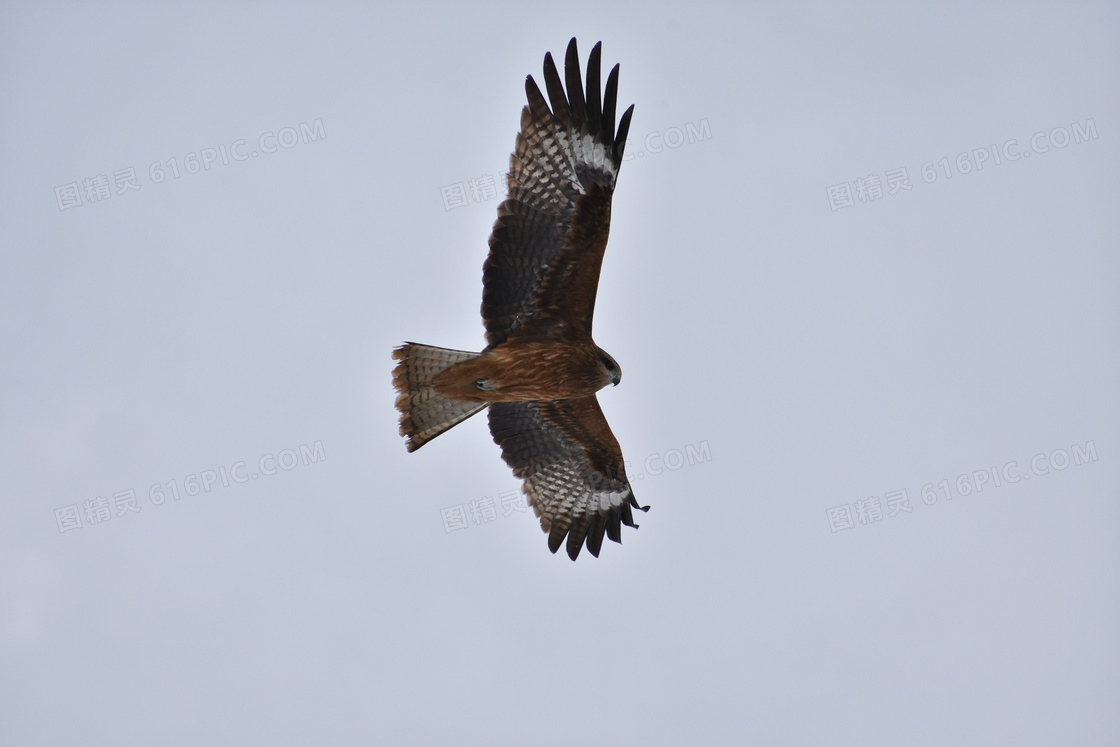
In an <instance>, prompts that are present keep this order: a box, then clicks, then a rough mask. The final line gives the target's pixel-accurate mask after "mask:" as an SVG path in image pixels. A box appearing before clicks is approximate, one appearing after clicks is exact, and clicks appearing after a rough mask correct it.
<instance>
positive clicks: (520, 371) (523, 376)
mask: <svg viewBox="0 0 1120 747" xmlns="http://www.w3.org/2000/svg"><path fill="white" fill-rule="evenodd" d="M605 360H609V361H610V362H611V364H612V365H614V366H615V367H616V368H615V370H617V364H615V363H614V362H613V361H614V359H613V358H610V357H609V356H607V354H606V353H604V352H603V351H602V350H601V349H600V348H599V346H598V345H596V344H595V343H590V344H586V343H549V342H506V343H502V344H501V345H498V346H497V347H496V348H494V349H493V350H488V351H486V352H483V353H482V354H481V355H479V356H478V357H477V358H472V359H471V360H468V361H463V362H462V363H457V364H455V365H454V366H452V367H451V368H449V369H447V370H446V371H444V372H443V373H441V374H439V375H438V376H437V377H436V378H435V380H434V381H433V385H434V387H435V390H436V391H437V392H439V393H440V394H442V395H444V396H445V397H451V398H452V399H457V400H460V401H463V402H524V401H527V400H540V399H576V398H579V397H590V396H593V395H594V394H595V392H597V391H599V390H600V389H602V388H603V387H605V386H607V385H608V384H612V383H617V381H616V380H617V379H618V378H620V376H621V372H619V375H618V376H614V377H612V375H611V371H610V370H609V369H608V368H607V367H606V366H605V365H604V361H605Z"/></svg>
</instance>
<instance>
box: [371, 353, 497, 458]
mask: <svg viewBox="0 0 1120 747" xmlns="http://www.w3.org/2000/svg"><path fill="white" fill-rule="evenodd" d="M478 355H479V354H478V353H471V352H468V351H466V350H449V349H448V348H437V347H432V346H431V345H419V344H417V343H414V342H406V343H405V344H404V345H401V346H400V347H399V348H396V349H395V350H393V359H394V360H397V361H400V362H399V363H397V367H396V368H394V369H393V386H394V387H396V390H397V409H398V410H400V413H401V435H402V436H404V437H405V438H406V439H407V440H406V442H405V446H406V448H407V449H408V450H409V451H416V450H417V449H419V448H420V447H421V446H423V445H424V444H426V443H428V442H429V441H431V440H432V439H433V438H435V437H436V436H438V435H439V434H441V433H443V432H444V431H446V430H448V429H450V428H452V427H454V426H456V425H458V424H459V423H461V422H463V421H464V420H466V419H467V418H469V417H470V416H471V415H474V414H475V413H476V412H478V411H479V410H482V409H483V408H485V407H486V404H485V403H483V404H479V403H478V402H460V401H459V400H454V399H450V398H448V397H445V396H443V395H442V394H440V393H439V392H437V391H436V390H435V387H434V386H432V382H433V381H434V380H435V378H436V376H439V375H440V374H441V373H443V372H444V371H446V370H447V369H449V368H451V367H452V366H454V365H455V364H456V363H462V362H463V361H469V360H471V359H472V358H477V357H478Z"/></svg>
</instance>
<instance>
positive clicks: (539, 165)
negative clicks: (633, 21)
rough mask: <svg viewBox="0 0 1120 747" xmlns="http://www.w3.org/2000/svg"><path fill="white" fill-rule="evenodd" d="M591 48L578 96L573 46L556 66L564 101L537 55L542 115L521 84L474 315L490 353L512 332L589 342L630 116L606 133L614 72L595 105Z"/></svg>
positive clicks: (595, 52) (552, 70) (531, 90)
mask: <svg viewBox="0 0 1120 747" xmlns="http://www.w3.org/2000/svg"><path fill="white" fill-rule="evenodd" d="M600 48H601V43H600V44H596V45H595V47H594V49H592V50H591V57H590V59H589V60H588V63H587V90H586V94H585V92H584V89H583V82H582V80H581V76H580V70H579V53H578V51H577V49H576V40H575V39H572V41H571V42H570V43H569V44H568V51H567V54H566V56H565V60H564V77H565V79H566V82H567V94H565V89H564V84H563V83H561V81H560V74H559V73H558V71H557V69H556V65H555V64H554V63H553V61H552V55H551V54H546V55H545V58H544V82H545V90H546V91H547V92H548V98H549V101H550V102H551V103H552V108H551V109H549V106H548V104H546V103H545V100H544V96H543V95H542V94H541V90H540V89H539V88H538V87H537V84H536V82H535V81H534V80H533V77H532V76H529V77H528V78H527V79H526V80H525V92H526V95H527V97H528V100H529V104H528V106H526V107H524V108H523V109H522V110H521V132H520V133H518V135H517V145H516V148H515V150H514V152H513V155H511V156H510V170H509V176H508V178H507V186H508V190H509V197H508V199H506V200H505V201H504V202H502V204H501V205H500V206H499V207H498V219H497V221H495V223H494V230H493V232H492V233H491V234H490V254H489V256H488V257H487V259H486V264H485V265H484V266H483V279H482V282H483V291H482V318H483V322H484V323H485V325H486V339H487V342H488V343H489V344H490V345H491V346H495V345H498V344H500V343H502V342H504V341H506V340H507V339H508V338H510V337H511V336H513V335H520V336H523V337H524V338H526V339H530V338H533V339H551V340H589V339H591V317H592V314H593V313H594V310H595V291H596V289H597V288H598V285H599V268H600V266H601V265H602V261H603V251H604V250H605V249H606V247H607V234H608V233H609V231H610V220H611V197H612V195H613V194H614V185H615V179H616V178H617V177H618V169H619V166H621V164H622V153H623V148H624V147H625V145H626V135H627V132H628V131H629V129H630V117H631V114H632V113H633V111H634V107H633V106H631V107H630V108H629V109H627V110H626V112H625V113H624V114H623V115H622V119H621V120H620V121H619V124H618V130H617V132H616V131H615V104H616V101H617V97H618V96H617V94H618V65H615V66H614V69H613V70H611V72H610V75H609V76H608V77H607V86H606V91H605V93H604V94H603V96H602V100H601V101H600V92H599V66H600V59H599V58H600V54H601V53H600Z"/></svg>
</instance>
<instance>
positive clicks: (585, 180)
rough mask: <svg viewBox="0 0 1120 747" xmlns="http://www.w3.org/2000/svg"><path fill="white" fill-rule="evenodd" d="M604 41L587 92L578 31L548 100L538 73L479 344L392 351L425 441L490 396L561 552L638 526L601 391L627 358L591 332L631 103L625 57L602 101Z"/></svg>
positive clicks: (524, 115) (409, 412)
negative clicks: (619, 107)
mask: <svg viewBox="0 0 1120 747" xmlns="http://www.w3.org/2000/svg"><path fill="white" fill-rule="evenodd" d="M600 48H601V43H598V44H596V45H595V47H594V48H593V49H592V50H591V56H590V58H589V60H588V63H587V90H586V95H585V93H584V87H583V81H582V79H581V76H580V69H579V53H578V51H577V50H576V40H575V39H572V41H571V42H570V43H569V44H568V51H567V54H566V56H565V59H564V78H565V81H566V83H567V93H566V94H565V87H564V84H563V83H561V81H560V75H559V73H558V72H557V69H556V65H555V63H554V62H553V61H552V55H551V54H547V53H546V54H545V56H544V82H545V90H547V91H548V98H549V101H550V102H551V104H552V108H551V109H550V108H549V106H548V104H547V103H545V100H544V96H543V95H542V94H541V91H540V89H539V88H538V87H537V84H536V82H535V81H534V80H533V76H531V75H530V76H528V77H527V78H526V80H525V93H526V95H527V97H528V100H529V104H528V106H526V107H524V108H523V109H522V110H521V132H520V133H519V134H518V135H517V141H516V147H515V148H514V151H513V155H511V156H510V167H509V177H508V179H507V188H508V193H509V197H508V198H507V199H506V200H505V201H504V202H502V204H501V205H500V206H499V207H498V219H497V221H495V223H494V229H493V231H492V233H491V234H490V255H489V256H488V257H487V258H486V263H485V264H484V265H483V269H482V284H483V290H482V320H483V324H484V325H485V327H486V342H487V343H488V344H487V346H486V349H485V350H483V351H482V352H481V353H471V352H467V351H462V350H448V349H446V348H436V347H431V346H428V345H418V344H416V343H406V344H404V345H402V346H401V347H399V348H397V349H396V350H394V351H393V358H394V359H395V360H397V361H399V362H398V363H397V366H396V368H395V369H394V371H393V385H394V386H395V387H396V390H397V393H398V394H397V402H396V404H397V409H398V410H400V413H401V419H400V430H401V435H402V436H404V437H405V439H406V446H407V448H408V450H409V451H415V450H416V449H419V448H420V447H421V446H423V445H424V444H426V443H427V442H428V441H431V440H432V439H433V438H435V437H436V436H438V435H440V434H441V433H443V432H445V431H446V430H448V429H449V428H451V427H452V426H454V425H457V424H458V423H461V422H463V421H464V420H466V419H467V418H469V417H470V416H471V415H474V414H475V413H476V412H478V411H479V410H482V409H483V408H485V407H489V408H490V433H491V434H492V435H493V437H494V441H495V443H497V444H498V445H499V446H500V447H501V449H502V458H503V459H505V461H506V464H508V465H509V466H510V467H512V468H513V474H514V475H515V476H517V477H518V478H520V479H522V480H523V481H524V482H523V483H522V486H521V489H522V491H523V492H524V493H525V494H526V495H527V496H528V499H529V504H530V505H531V506H532V507H533V511H534V512H535V513H536V515H537V516H538V517H539V518H540V521H541V528H542V529H544V531H545V532H547V533H548V547H549V549H550V550H551V551H552V552H556V551H557V550H558V549H559V548H560V545H561V544H564V540H565V537H567V551H568V556H569V557H571V559H572V560H575V559H576V557H577V556H578V555H579V552H580V549H581V548H582V547H583V545H584V543H585V542H586V544H587V549H588V551H589V552H590V553H591V554H592V555H595V556H596V557H597V556H598V555H599V550H600V548H601V547H602V545H603V534H604V533H606V536H607V537H609V538H610V539H612V540H614V541H615V542H620V543H621V542H622V530H621V525H622V524H625V525H626V526H631V527H637V524H635V523H634V516H633V513H632V512H631V509H632V508H637V509H640V510H642V511H647V510H649V507H648V506H645V507H642V506H639V505H638V502H637V501H636V500H635V499H634V493H633V491H632V490H631V489H630V483H629V481H628V480H627V479H626V470H625V469H624V468H623V460H622V450H621V449H620V448H619V446H618V441H616V440H615V437H614V434H612V433H611V429H610V427H609V426H608V425H607V420H606V418H605V417H604V416H603V411H602V410H601V409H600V408H599V402H598V400H597V399H596V397H595V393H596V392H597V391H599V390H600V389H602V388H603V387H605V386H606V385H607V384H612V385H617V384H618V383H619V381H621V380H622V369H621V368H619V365H618V363H617V362H615V360H614V358H612V357H611V356H609V355H608V354H607V353H606V352H604V351H603V350H602V349H601V348H600V347H599V346H598V345H596V344H595V341H594V340H593V339H592V338H591V317H592V315H593V313H594V311H595V293H596V290H597V289H598V285H599V268H600V267H601V266H602V263H603V252H604V250H605V249H606V248H607V235H608V233H609V232H610V220H611V197H612V196H613V194H614V185H615V180H616V179H617V178H618V170H619V167H620V166H621V165H622V153H623V149H624V148H625V145H626V134H627V132H628V131H629V129H630V117H631V115H632V113H633V111H634V107H633V106H631V107H630V108H629V109H627V110H626V112H625V113H624V114H623V115H622V119H621V120H620V121H619V124H618V130H617V132H616V131H615V119H614V113H615V103H616V100H617V92H618V65H615V66H614V69H612V70H611V72H610V75H609V76H607V87H606V90H605V92H604V93H603V96H602V100H601V103H600V96H599V69H600V54H601V52H600Z"/></svg>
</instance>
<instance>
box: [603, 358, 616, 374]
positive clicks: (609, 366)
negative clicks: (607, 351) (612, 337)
mask: <svg viewBox="0 0 1120 747" xmlns="http://www.w3.org/2000/svg"><path fill="white" fill-rule="evenodd" d="M603 367H604V368H606V369H607V370H608V371H613V370H614V363H613V362H612V361H611V359H610V358H603Z"/></svg>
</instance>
